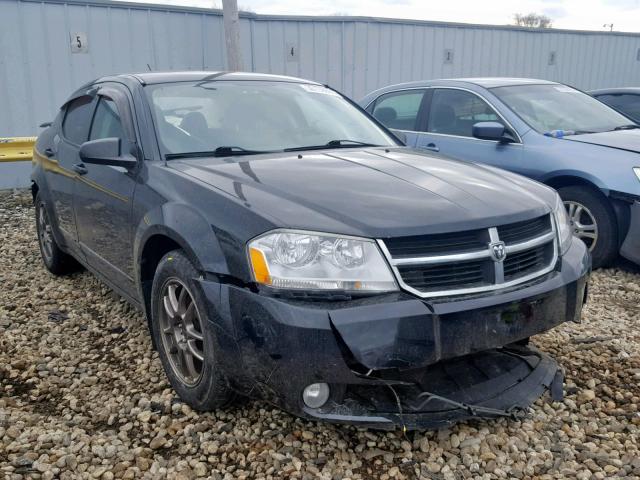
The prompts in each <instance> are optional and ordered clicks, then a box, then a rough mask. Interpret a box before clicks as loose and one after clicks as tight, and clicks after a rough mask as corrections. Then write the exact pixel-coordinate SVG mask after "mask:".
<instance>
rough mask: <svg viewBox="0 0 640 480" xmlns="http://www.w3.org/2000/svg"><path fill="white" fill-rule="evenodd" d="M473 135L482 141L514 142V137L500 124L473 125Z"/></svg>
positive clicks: (479, 123)
mask: <svg viewBox="0 0 640 480" xmlns="http://www.w3.org/2000/svg"><path fill="white" fill-rule="evenodd" d="M472 134H473V136H474V137H476V138H479V139H481V140H494V141H496V142H500V143H511V142H513V141H514V139H513V137H512V135H511V134H510V133H509V132H507V131H506V130H505V128H504V125H502V124H501V123H499V122H478V123H476V124H474V125H473V130H472Z"/></svg>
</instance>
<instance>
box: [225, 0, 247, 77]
mask: <svg viewBox="0 0 640 480" xmlns="http://www.w3.org/2000/svg"><path fill="white" fill-rule="evenodd" d="M222 17H223V23H224V39H225V43H226V45H227V66H228V68H229V70H231V71H236V72H237V71H242V70H243V67H242V53H241V52H240V19H239V18H238V1H237V0H222Z"/></svg>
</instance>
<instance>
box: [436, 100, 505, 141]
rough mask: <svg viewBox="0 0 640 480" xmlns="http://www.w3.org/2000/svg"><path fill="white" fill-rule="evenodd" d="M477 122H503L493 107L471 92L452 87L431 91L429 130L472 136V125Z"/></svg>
mask: <svg viewBox="0 0 640 480" xmlns="http://www.w3.org/2000/svg"><path fill="white" fill-rule="evenodd" d="M478 122H499V123H503V122H502V120H501V119H500V117H498V115H497V114H496V112H495V111H494V110H493V108H491V107H490V106H489V105H488V104H487V102H485V101H484V100H482V99H481V98H480V97H478V96H477V95H474V94H473V93H470V92H465V91H464V90H453V89H439V90H436V91H435V92H433V98H432V100H431V110H430V113H429V131H430V132H433V133H443V134H447V135H457V136H461V137H472V136H473V125H474V124H475V123H478Z"/></svg>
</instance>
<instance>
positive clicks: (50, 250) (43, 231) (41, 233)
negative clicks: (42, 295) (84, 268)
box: [35, 193, 80, 275]
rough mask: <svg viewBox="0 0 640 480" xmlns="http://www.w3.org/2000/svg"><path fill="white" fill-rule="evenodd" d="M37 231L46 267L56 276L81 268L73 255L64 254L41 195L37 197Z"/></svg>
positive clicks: (41, 254)
mask: <svg viewBox="0 0 640 480" xmlns="http://www.w3.org/2000/svg"><path fill="white" fill-rule="evenodd" d="M35 206H36V231H37V233H38V246H39V247H40V256H41V257H42V262H43V263H44V266H45V267H47V270H49V271H50V272H51V273H53V274H54V275H64V274H66V273H71V272H74V271H76V270H78V269H79V268H80V265H79V264H78V262H77V261H76V260H75V258H73V257H72V256H71V255H69V254H67V253H65V252H63V251H62V250H61V249H60V247H59V246H58V243H57V242H56V239H55V236H54V235H53V225H52V224H51V216H50V215H49V212H50V210H49V209H48V208H47V205H46V203H45V202H44V201H43V200H42V197H41V196H40V193H38V194H37V195H36V199H35Z"/></svg>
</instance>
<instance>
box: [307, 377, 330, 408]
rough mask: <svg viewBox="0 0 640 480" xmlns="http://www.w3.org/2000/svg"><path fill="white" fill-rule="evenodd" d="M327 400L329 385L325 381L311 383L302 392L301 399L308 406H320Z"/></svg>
mask: <svg viewBox="0 0 640 480" xmlns="http://www.w3.org/2000/svg"><path fill="white" fill-rule="evenodd" d="M327 400H329V385H327V384H326V383H312V384H311V385H307V386H306V387H305V389H304V390H303V392H302V401H303V402H304V404H305V405H306V406H307V407H309V408H320V407H321V406H323V405H324V404H325V403H327Z"/></svg>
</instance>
